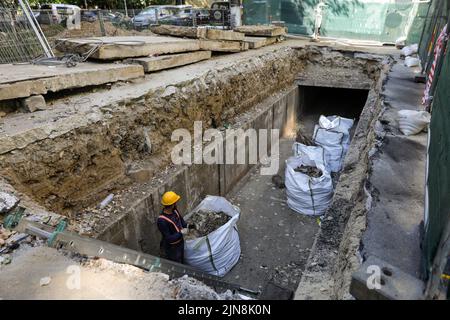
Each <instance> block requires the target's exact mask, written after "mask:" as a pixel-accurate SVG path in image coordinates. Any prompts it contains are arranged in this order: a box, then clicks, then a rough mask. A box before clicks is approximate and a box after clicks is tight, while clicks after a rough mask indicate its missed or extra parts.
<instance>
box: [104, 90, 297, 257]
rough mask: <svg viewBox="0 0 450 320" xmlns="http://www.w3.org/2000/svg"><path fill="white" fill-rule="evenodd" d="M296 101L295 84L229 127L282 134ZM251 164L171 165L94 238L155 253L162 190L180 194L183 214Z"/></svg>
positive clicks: (235, 179) (294, 114)
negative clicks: (159, 180) (163, 176)
mask: <svg viewBox="0 0 450 320" xmlns="http://www.w3.org/2000/svg"><path fill="white" fill-rule="evenodd" d="M298 101H299V93H298V87H297V86H292V87H290V88H289V89H287V90H285V91H283V92H281V93H279V94H277V95H274V96H272V97H270V98H268V99H266V100H265V101H263V102H262V103H260V104H258V105H257V106H255V108H254V109H252V110H251V111H250V112H248V113H246V114H245V115H244V116H243V118H245V121H238V123H239V124H237V125H235V126H233V128H242V129H244V130H246V129H249V128H253V129H256V130H259V129H279V130H280V135H283V134H284V133H287V132H289V129H290V128H292V127H293V125H292V122H293V121H296V118H297V109H298V105H299V102H298ZM231 138H232V137H230V136H229V135H228V136H226V137H225V139H224V141H223V144H224V150H225V147H226V145H227V143H229V142H230V139H231ZM258 139H259V136H258ZM237 148H242V146H239V145H237V144H235V145H234V151H235V153H236V152H237ZM268 148H269V150H270V135H268ZM248 152H249V148H246V159H247V162H248V159H249V156H248ZM258 154H259V152H258ZM258 161H259V159H258ZM253 166H254V164H249V163H246V164H236V165H232V164H200V165H190V166H182V167H179V168H175V169H174V170H173V173H171V174H170V175H169V177H168V178H167V179H165V182H164V183H163V184H159V185H157V186H156V187H154V188H151V189H149V190H148V192H146V194H144V195H142V197H141V198H140V199H139V200H137V201H135V203H134V205H133V206H132V207H131V208H130V209H128V210H127V211H126V213H125V214H124V215H123V216H122V217H121V218H120V219H118V220H117V221H115V222H114V223H112V224H111V225H110V226H109V228H107V229H106V230H105V231H104V232H102V233H101V234H100V235H99V236H98V238H99V239H101V240H105V241H108V242H111V243H114V244H118V245H122V246H126V247H128V248H130V249H135V250H142V251H144V252H146V253H150V254H156V255H158V254H159V242H160V238H161V236H160V233H159V231H158V229H157V227H156V220H157V217H158V215H159V213H160V210H161V205H160V199H161V196H162V194H163V193H164V192H165V191H167V190H174V191H175V192H177V193H178V194H180V195H181V197H182V199H181V200H180V203H179V209H180V211H181V212H182V214H184V215H185V214H187V213H188V212H189V211H190V210H192V209H193V208H194V207H195V206H196V205H197V204H198V203H200V201H201V200H202V199H203V198H204V197H205V196H206V195H226V194H228V193H229V192H230V191H231V190H232V189H233V187H235V185H236V184H237V183H238V182H239V180H241V179H242V178H243V177H244V176H245V175H246V174H247V173H248V172H249V170H250V169H251V168H252V167H253Z"/></svg>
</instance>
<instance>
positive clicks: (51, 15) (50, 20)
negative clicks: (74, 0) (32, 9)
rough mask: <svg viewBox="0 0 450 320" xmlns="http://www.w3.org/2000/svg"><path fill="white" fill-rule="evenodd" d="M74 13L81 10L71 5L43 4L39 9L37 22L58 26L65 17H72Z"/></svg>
mask: <svg viewBox="0 0 450 320" xmlns="http://www.w3.org/2000/svg"><path fill="white" fill-rule="evenodd" d="M75 11H78V12H80V11H81V8H80V7H78V6H75V5H71V4H56V3H50V4H43V5H42V6H41V7H40V14H39V16H38V17H37V20H38V22H39V23H40V24H60V23H63V22H64V21H65V20H66V19H67V16H69V15H73V14H74V13H75Z"/></svg>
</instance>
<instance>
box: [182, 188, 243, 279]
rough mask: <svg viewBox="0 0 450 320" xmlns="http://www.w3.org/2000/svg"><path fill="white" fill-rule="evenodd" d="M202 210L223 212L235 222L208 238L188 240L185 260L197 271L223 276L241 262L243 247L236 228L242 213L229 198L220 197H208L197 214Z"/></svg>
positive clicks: (227, 224) (230, 222) (187, 218)
mask: <svg viewBox="0 0 450 320" xmlns="http://www.w3.org/2000/svg"><path fill="white" fill-rule="evenodd" d="M201 210H204V211H213V212H220V211H222V212H224V213H225V214H227V215H228V216H230V217H231V219H230V220H229V221H228V222H227V223H226V224H224V225H223V226H221V227H220V228H218V229H217V230H215V231H213V232H211V233H210V234H208V235H206V236H204V237H200V238H197V239H193V240H186V241H185V242H184V259H185V262H186V263H187V264H188V265H191V266H193V267H194V268H197V269H199V270H202V271H203V272H206V273H209V274H212V275H215V276H219V277H223V276H224V275H225V274H227V272H228V271H230V270H231V268H233V266H234V265H235V264H236V263H237V262H238V261H239V257H240V255H241V244H240V241H239V234H238V231H237V227H236V224H237V222H238V220H239V216H240V213H241V210H240V209H239V208H238V207H236V206H233V205H232V204H231V203H230V202H229V201H228V200H227V199H225V198H223V197H218V196H206V198H205V199H204V200H203V201H202V202H201V203H200V204H199V205H198V206H197V207H196V208H195V209H194V210H193V212H197V211H201ZM186 220H189V215H188V216H186ZM208 242H209V245H208Z"/></svg>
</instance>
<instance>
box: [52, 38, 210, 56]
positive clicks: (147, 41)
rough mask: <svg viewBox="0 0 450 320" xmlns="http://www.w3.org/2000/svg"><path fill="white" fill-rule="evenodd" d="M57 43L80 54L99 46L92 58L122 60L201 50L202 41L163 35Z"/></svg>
mask: <svg viewBox="0 0 450 320" xmlns="http://www.w3.org/2000/svg"><path fill="white" fill-rule="evenodd" d="M57 45H58V49H59V50H61V51H63V52H69V53H80V54H83V53H86V52H88V51H89V50H91V49H94V48H97V47H98V50H97V51H95V52H94V53H93V54H92V55H91V58H93V59H100V60H121V59H126V58H134V57H146V56H151V55H162V54H169V53H180V52H189V51H198V50H200V41H199V40H197V39H181V38H174V37H161V36H135V37H100V38H92V39H91V38H85V39H83V38H80V39H60V40H58V41H57ZM206 50H207V49H206Z"/></svg>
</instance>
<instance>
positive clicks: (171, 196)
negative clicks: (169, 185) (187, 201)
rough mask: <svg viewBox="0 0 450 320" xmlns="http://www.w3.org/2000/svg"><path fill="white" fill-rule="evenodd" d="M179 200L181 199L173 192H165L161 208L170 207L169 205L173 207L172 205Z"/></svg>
mask: <svg viewBox="0 0 450 320" xmlns="http://www.w3.org/2000/svg"><path fill="white" fill-rule="evenodd" d="M180 199H181V197H180V196H179V195H177V194H176V193H175V192H173V191H167V192H166V193H164V194H163V196H162V199H161V204H162V205H163V206H171V205H173V204H174V203H176V202H177V201H178V200H180Z"/></svg>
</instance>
